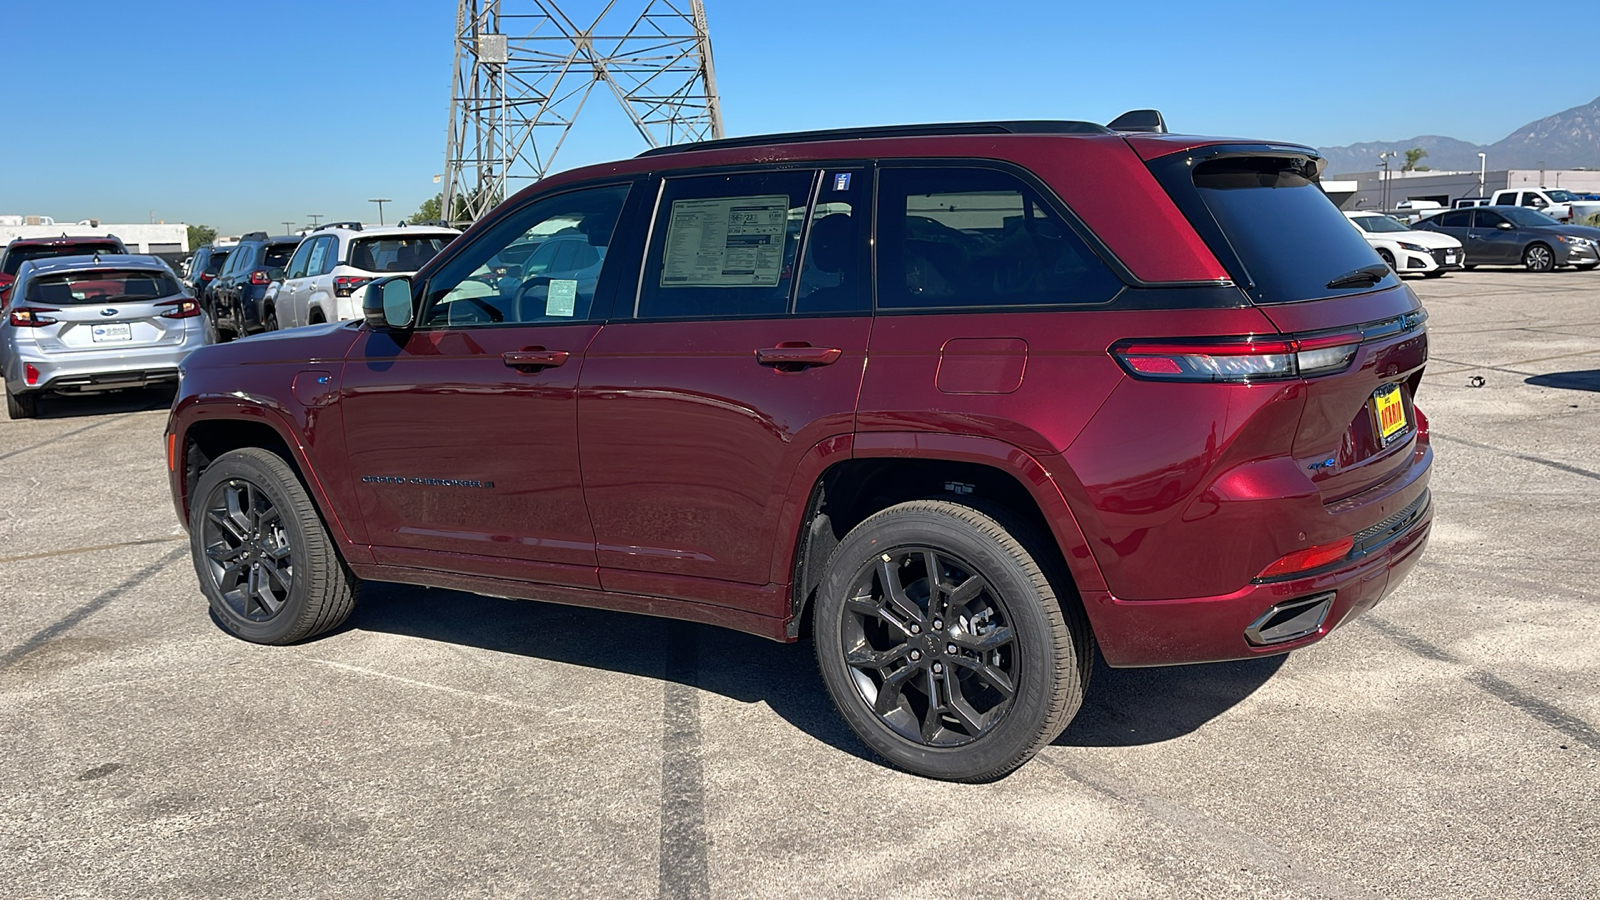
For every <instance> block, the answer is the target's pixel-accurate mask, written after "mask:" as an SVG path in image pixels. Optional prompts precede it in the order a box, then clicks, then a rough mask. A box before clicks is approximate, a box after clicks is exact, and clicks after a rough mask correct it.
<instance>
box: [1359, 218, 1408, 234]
mask: <svg viewBox="0 0 1600 900" xmlns="http://www.w3.org/2000/svg"><path fill="white" fill-rule="evenodd" d="M1356 224H1357V225H1360V226H1361V230H1362V231H1370V232H1372V233H1373V234H1388V233H1392V232H1396V231H1410V230H1411V226H1409V225H1407V224H1406V223H1404V222H1402V221H1400V220H1399V219H1396V218H1395V217H1394V216H1362V217H1360V218H1358V219H1356Z"/></svg>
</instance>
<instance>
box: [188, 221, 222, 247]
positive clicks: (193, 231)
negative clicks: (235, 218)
mask: <svg viewBox="0 0 1600 900" xmlns="http://www.w3.org/2000/svg"><path fill="white" fill-rule="evenodd" d="M216 237H217V230H216V229H215V228H212V227H211V226H210V225H190V226H189V249H190V250H194V249H196V248H198V247H200V246H201V245H203V244H209V243H211V242H212V241H213V240H215V239H216Z"/></svg>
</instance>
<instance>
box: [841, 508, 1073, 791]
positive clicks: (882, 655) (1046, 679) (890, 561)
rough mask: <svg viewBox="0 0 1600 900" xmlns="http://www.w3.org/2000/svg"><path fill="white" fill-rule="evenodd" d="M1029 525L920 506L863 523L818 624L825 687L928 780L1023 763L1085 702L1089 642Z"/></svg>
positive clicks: (874, 737) (855, 722) (864, 728)
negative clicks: (1060, 595) (1051, 576)
mask: <svg viewBox="0 0 1600 900" xmlns="http://www.w3.org/2000/svg"><path fill="white" fill-rule="evenodd" d="M1030 546H1033V547H1041V548H1042V547H1043V544H1042V542H1041V541H1040V540H1039V539H1038V538H1037V537H1036V536H1035V535H1033V534H1032V532H1031V530H1030V529H1027V527H1026V526H1025V525H1022V524H1020V523H1007V524H1002V523H1001V522H1000V521H998V520H997V519H995V518H993V517H991V516H989V515H986V514H985V513H983V512H979V511H978V510H976V509H973V508H971V507H967V506H963V505H960V504H957V503H951V502H946V501H940V500H921V501H916V502H913V503H903V504H900V505H898V506H893V507H890V508H889V509H886V510H884V511H882V512H880V513H878V514H876V515H874V516H872V517H870V518H868V519H867V520H866V521H865V522H862V523H861V524H860V525H858V526H856V527H855V528H854V529H853V530H852V531H851V532H850V533H849V534H848V535H846V536H845V539H844V541H843V542H842V543H841V544H840V545H839V547H838V549H837V550H836V551H835V552H834V554H833V558H832V559H830V560H829V562H828V568H827V571H826V573H825V574H824V576H823V581H822V584H821V586H820V589H819V591H818V594H817V599H816V611H815V615H814V617H813V621H814V628H815V639H816V652H817V661H818V664H819V667H820V668H821V670H822V676H823V681H824V682H825V683H826V684H827V688H828V692H829V694H830V695H832V697H833V701H834V704H835V705H836V706H837V707H838V709H839V712H840V714H841V715H842V716H843V717H844V719H845V721H846V722H847V723H849V725H850V727H851V729H852V730H854V731H855V733H856V734H857V735H858V736H859V737H860V738H861V739H862V740H863V741H864V742H866V744H867V745H868V746H870V747H871V748H872V749H873V750H874V751H876V752H877V753H878V754H879V755H881V756H882V757H884V758H885V759H887V760H888V761H889V762H891V763H893V764H894V765H896V766H899V767H901V768H903V769H906V770H908V771H911V772H914V773H916V774H918V775H924V776H927V777H930V778H942V779H948V780H954V781H987V780H991V779H994V778H998V777H1000V776H1002V775H1005V774H1006V773H1008V772H1010V771H1012V770H1013V769H1015V768H1017V767H1018V766H1020V765H1022V764H1023V763H1024V762H1026V761H1027V760H1028V759H1029V758H1031V757H1032V756H1033V755H1034V754H1035V753H1037V752H1038V751H1039V749H1040V748H1041V747H1043V746H1044V745H1045V744H1047V743H1049V742H1050V741H1051V740H1053V739H1054V738H1055V737H1056V735H1058V734H1060V733H1061V730H1062V729H1063V728H1065V727H1066V725H1067V723H1068V722H1070V721H1071V720H1072V717H1073V715H1074V714H1075V713H1076V712H1077V710H1078V707H1079V706H1080V705H1082V702H1083V693H1084V689H1085V687H1086V685H1087V682H1088V673H1089V663H1090V661H1091V660H1092V657H1093V653H1092V650H1091V646H1092V645H1091V643H1090V641H1091V638H1090V637H1089V632H1088V627H1087V624H1086V623H1085V621H1084V619H1083V616H1082V613H1081V609H1079V608H1078V606H1077V598H1076V597H1069V598H1067V604H1069V605H1068V606H1067V607H1066V609H1064V608H1063V603H1062V602H1061V600H1060V599H1059V598H1058V596H1057V594H1056V591H1055V588H1054V587H1053V585H1052V584H1051V581H1050V579H1048V578H1047V577H1046V576H1045V574H1044V571H1043V570H1042V569H1041V568H1040V565H1039V561H1038V560H1039V559H1041V558H1046V557H1044V555H1043V553H1040V554H1039V555H1038V556H1036V555H1035V554H1034V553H1033V552H1030V550H1029V549H1028V548H1029V547H1030Z"/></svg>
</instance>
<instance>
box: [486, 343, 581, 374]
mask: <svg viewBox="0 0 1600 900" xmlns="http://www.w3.org/2000/svg"><path fill="white" fill-rule="evenodd" d="M570 355H571V354H570V353H568V352H567V351H565V350H545V349H543V348H541V347H535V348H531V349H528V350H507V351H506V352H504V353H502V354H500V358H501V359H502V360H504V361H505V364H506V365H508V366H510V367H511V368H513V369H528V370H531V371H538V370H540V369H553V368H555V367H556V366H559V365H561V364H562V363H564V362H566V361H567V357H568V356H570Z"/></svg>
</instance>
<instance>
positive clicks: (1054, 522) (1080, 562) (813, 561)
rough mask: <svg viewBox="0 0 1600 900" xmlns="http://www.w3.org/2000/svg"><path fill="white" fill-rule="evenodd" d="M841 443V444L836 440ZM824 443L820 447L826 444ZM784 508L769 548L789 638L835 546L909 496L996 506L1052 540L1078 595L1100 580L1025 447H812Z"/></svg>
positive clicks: (923, 441) (959, 443)
mask: <svg viewBox="0 0 1600 900" xmlns="http://www.w3.org/2000/svg"><path fill="white" fill-rule="evenodd" d="M841 443H842V444H843V446H841ZM825 445H826V446H825ZM806 463H807V464H809V465H807V464H803V465H802V469H807V468H809V469H810V471H809V472H806V471H803V472H802V476H803V477H801V478H797V479H795V482H796V485H797V486H799V485H804V492H803V493H802V492H800V491H798V490H797V491H795V492H794V493H793V494H792V495H791V497H790V500H789V508H788V509H786V510H785V514H784V515H783V516H782V517H780V522H779V525H780V531H779V532H778V533H779V535H780V539H783V536H787V545H786V549H785V552H780V553H778V554H774V560H773V565H774V571H773V576H774V580H775V581H776V580H780V579H781V580H787V581H788V582H789V585H790V590H789V605H790V606H789V619H788V622H787V626H786V628H787V634H788V636H789V638H791V639H794V638H797V637H798V636H799V635H800V634H801V633H802V624H803V620H804V618H805V617H806V616H807V615H808V614H809V611H810V607H811V599H812V595H813V594H814V593H815V591H816V588H817V586H818V584H820V583H821V580H822V574H823V569H824V567H825V566H826V564H827V562H828V558H829V557H830V556H831V555H832V553H833V550H834V549H835V548H836V547H837V546H838V544H839V542H840V541H841V540H842V539H843V538H844V536H845V534H847V533H848V532H849V531H850V529H851V528H854V527H855V526H856V525H857V524H859V523H860V522H861V521H863V520H865V519H866V518H867V517H868V516H871V515H872V514H874V513H876V512H878V511H879V510H882V509H885V508H887V507H889V506H893V505H895V504H898V503H903V502H908V501H911V500H921V499H932V498H935V497H941V498H944V499H953V500H957V501H958V502H959V501H960V500H962V499H963V498H969V497H970V498H971V499H972V500H973V501H975V503H974V505H978V506H983V505H997V506H1001V507H1003V508H1005V509H1007V510H1009V511H1011V512H1012V513H1014V514H1016V515H1018V516H1020V517H1022V518H1024V519H1025V520H1027V521H1029V522H1030V523H1032V524H1033V525H1034V526H1035V527H1037V528H1038V530H1039V532H1040V533H1041V534H1043V535H1045V536H1047V537H1050V538H1053V539H1054V541H1053V543H1054V548H1055V549H1056V550H1057V552H1058V553H1059V554H1060V556H1059V561H1060V562H1061V563H1062V564H1063V567H1064V571H1065V572H1066V574H1067V576H1068V577H1070V578H1071V579H1072V581H1073V587H1075V588H1076V589H1077V590H1078V591H1079V593H1080V594H1081V593H1082V592H1084V591H1089V590H1104V588H1105V579H1104V576H1103V575H1102V574H1101V572H1100V569H1099V565H1098V563H1096V562H1095V559H1094V556H1093V554H1092V553H1091V552H1090V550H1089V543H1088V540H1087V539H1086V538H1085V537H1084V534H1083V530H1082V528H1081V527H1079V525H1078V522H1077V517H1076V516H1075V515H1074V514H1073V512H1072V510H1071V509H1070V508H1069V507H1068V505H1067V502H1066V499H1065V497H1064V496H1063V495H1062V493H1061V491H1060V490H1059V488H1058V487H1057V485H1056V483H1055V479H1054V478H1053V476H1052V475H1051V473H1050V472H1049V471H1048V470H1047V469H1046V468H1045V467H1044V466H1043V465H1041V464H1040V463H1039V462H1038V461H1037V460H1035V459H1034V458H1033V457H1032V456H1031V455H1029V454H1028V453H1027V452H1025V451H1023V450H1022V449H1020V448H1018V447H1015V446H1013V445H1011V444H1007V443H1005V442H1003V441H998V440H995V439H992V438H985V437H979V436H969V435H951V434H922V433H876V432H875V433H866V434H857V435H855V436H854V437H853V439H851V438H850V437H848V436H847V437H845V438H841V439H834V440H833V441H825V442H823V444H819V445H817V447H816V448H813V451H812V453H811V454H809V455H808V457H807V460H806Z"/></svg>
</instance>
